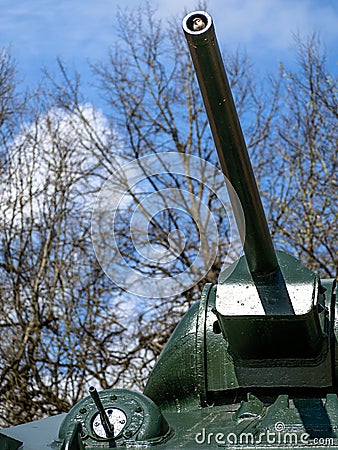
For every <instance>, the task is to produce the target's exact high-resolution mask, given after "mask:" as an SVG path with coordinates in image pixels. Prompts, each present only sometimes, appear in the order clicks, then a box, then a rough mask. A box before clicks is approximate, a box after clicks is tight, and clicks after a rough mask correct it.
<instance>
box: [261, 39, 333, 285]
mask: <svg viewBox="0 0 338 450" xmlns="http://www.w3.org/2000/svg"><path fill="white" fill-rule="evenodd" d="M296 48H297V52H298V63H299V64H298V67H297V69H296V70H287V69H286V68H285V67H284V66H282V67H281V70H282V80H283V82H282V90H281V92H280V102H281V105H282V108H281V110H280V113H279V118H278V121H277V122H276V128H275V132H274V133H272V134H271V139H270V147H269V148H270V151H271V153H272V152H273V154H274V161H273V164H270V165H269V167H268V170H269V176H267V178H266V179H267V180H270V184H268V183H266V184H265V186H266V189H267V192H268V193H269V200H268V201H269V203H270V209H271V212H270V215H271V221H272V226H273V232H274V234H275V240H276V241H277V242H278V243H279V244H280V245H281V246H282V247H284V249H287V250H288V251H291V252H293V253H295V254H296V255H297V256H298V257H299V258H300V260H301V261H303V262H304V264H305V265H306V266H307V267H309V268H311V269H312V270H314V271H319V272H320V273H321V274H322V275H323V276H325V277H337V274H338V272H337V270H338V259H337V232H338V231H337V226H336V223H337V214H338V212H337V207H336V205H337V162H338V147H337V133H338V122H337V87H338V86H337V78H336V77H334V75H332V74H330V73H329V72H328V70H327V68H326V57H325V52H324V50H323V47H322V45H321V43H320V39H319V37H318V36H317V35H315V34H314V35H312V36H310V37H309V38H308V39H307V40H301V39H300V38H299V37H297V38H296Z"/></svg>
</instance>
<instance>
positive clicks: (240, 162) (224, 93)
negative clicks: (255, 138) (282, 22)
mask: <svg viewBox="0 0 338 450" xmlns="http://www.w3.org/2000/svg"><path fill="white" fill-rule="evenodd" d="M183 30H184V33H185V36H186V39H187V41H188V44H189V49H190V53H191V57H192V60H193V63H194V66H195V70H196V74H197V79H198V82H199V85H200V89H201V92H202V96H203V101H204V105H205V108H206V112H207V116H208V119H209V123H210V127H211V131H212V134H213V138H214V142H215V146H216V149H217V152H218V156H219V160H220V163H221V167H222V170H223V173H224V175H225V176H226V177H227V178H228V180H229V181H230V183H231V185H232V186H233V188H234V190H235V192H236V193H237V196H238V198H239V200H240V202H241V206H242V209H243V212H244V217H245V237H244V243H243V248H244V253H245V255H246V259H247V263H248V266H249V270H250V272H251V273H252V274H253V275H256V276H257V275H258V276H259V275H269V274H272V273H273V272H275V271H276V270H277V269H278V262H277V257H276V254H275V250H274V247H273V243H272V239H271V235H270V232H269V229H268V225H267V221H266V217H265V214H264V210H263V205H262V202H261V198H260V196H259V192H258V188H257V184H256V180H255V177H254V174H253V170H252V167H251V163H250V159H249V155H248V151H247V147H246V144H245V141H244V137H243V132H242V129H241V126H240V123H239V119H238V115H237V111H236V107H235V104H234V100H233V97H232V94H231V89H230V85H229V82H228V79H227V75H226V72H225V68H224V65H223V61H222V57H221V54H220V50H219V46H218V43H217V39H216V35H215V31H214V26H213V23H212V19H211V17H210V16H209V14H207V13H206V12H204V11H195V12H192V13H190V14H188V15H187V16H186V17H185V18H184V19H183ZM229 196H230V199H231V201H232V206H233V209H234V214H235V217H236V221H237V224H238V227H239V229H240V228H241V226H243V224H240V223H239V221H240V216H239V214H236V210H237V208H236V201H235V199H232V198H231V193H230V192H229Z"/></svg>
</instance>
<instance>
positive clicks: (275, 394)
mask: <svg viewBox="0 0 338 450" xmlns="http://www.w3.org/2000/svg"><path fill="white" fill-rule="evenodd" d="M183 28H184V31H185V33H186V36H187V40H188V43H189V46H190V50H191V54H192V57H193V61H194V64H195V67H196V72H197V76H198V80H199V83H200V87H201V92H202V95H203V97H204V102H205V106H206V110H207V114H208V118H209V121H210V125H211V129H212V132H213V136H214V140H215V145H216V148H217V151H218V154H219V158H220V162H221V165H222V168H223V171H224V173H225V174H226V175H227V176H228V178H229V180H230V182H231V183H232V186H233V188H234V192H235V194H236V195H235V194H234V192H233V193H231V192H230V194H229V195H230V198H232V202H233V208H234V210H235V213H236V208H237V203H236V202H237V199H238V198H239V199H240V201H241V204H242V207H243V210H244V215H245V226H244V227H243V223H241V218H240V215H239V214H237V222H238V225H239V228H240V232H241V233H242V238H243V241H244V252H245V256H243V257H241V258H240V259H239V260H238V261H237V262H236V263H234V264H233V265H232V266H231V267H230V268H229V269H227V270H226V271H224V272H223V273H221V275H220V277H219V280H218V284H217V285H212V284H207V285H206V286H205V287H204V290H203V292H202V295H201V299H200V301H199V302H197V303H196V304H195V305H193V306H192V307H191V308H190V310H189V311H188V312H187V313H186V315H185V316H184V317H183V319H182V321H181V322H180V323H179V325H178V326H177V328H176V330H175V331H174V333H173V335H172V336H171V338H170V340H169V341H168V343H167V345H166V347H165V348H164V350H163V351H162V353H161V355H160V357H159V358H158V360H157V363H156V365H155V367H154V369H153V371H152V373H151V375H150V377H149V380H148V383H147V385H146V388H145V391H144V393H143V394H140V393H136V392H132V391H128V390H123V389H110V390H106V391H101V392H99V393H97V392H96V391H95V389H93V388H92V389H90V394H91V395H89V396H88V397H86V398H85V399H83V400H82V401H81V402H79V403H78V404H77V405H75V406H74V408H73V409H72V410H71V411H70V412H69V413H68V414H67V415H63V416H57V417H52V418H49V419H44V420H41V421H37V422H33V423H31V424H26V425H21V426H18V427H12V428H9V429H6V430H2V435H0V444H1V446H0V450H5V449H6V450H19V448H21V447H20V446H21V443H23V449H24V450H50V449H51V448H54V449H55V450H94V449H99V448H154V449H163V450H164V449H168V450H169V449H171V450H173V449H182V448H183V449H199V448H200V449H219V448H227V449H230V448H246V449H248V448H249V449H250V448H256V449H263V448H264V449H266V448H268V449H286V448H293V447H295V448H298V449H309V448H311V449H320V448H321V449H322V448H338V398H337V386H338V383H337V379H338V356H337V355H338V345H337V335H338V302H337V294H336V283H335V281H334V280H320V279H319V278H318V276H317V275H316V274H314V273H312V272H311V271H309V270H308V269H307V268H305V267H304V266H303V265H302V264H301V263H300V262H299V261H297V260H296V259H294V258H293V257H291V256H289V255H287V254H285V253H283V252H277V253H276V252H275V250H274V247H273V244H272V240H271V237H270V235H269V230H268V227H267V223H266V219H265V216H264V211H263V208H262V204H261V201H260V199H259V195H258V189H257V186H256V183H255V179H254V175H253V172H252V168H251V164H250V161H249V158H248V154H247V151H246V148H245V142H244V138H243V134H242V131H241V128H240V124H239V121H238V117H237V113H236V110H235V106H234V103H233V99H232V96H231V92H230V87H229V84H228V81H227V78H226V74H225V71H224V67H223V63H222V60H221V57H220V52H219V49H218V45H217V41H216V37H215V34H214V29H213V24H212V20H211V18H210V16H209V15H208V14H207V13H205V12H201V11H198V12H194V13H191V14H189V15H188V16H187V17H186V18H185V19H184V23H183ZM241 227H242V229H241ZM244 235H245V240H244ZM5 436H7V438H6V437H5Z"/></svg>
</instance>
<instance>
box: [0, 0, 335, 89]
mask: <svg viewBox="0 0 338 450" xmlns="http://www.w3.org/2000/svg"><path fill="white" fill-rule="evenodd" d="M140 4H141V1H140V0H129V1H123V0H16V1H13V0H1V5H2V10H1V15H0V30H1V31H0V47H3V46H5V47H6V46H8V45H10V46H11V49H12V54H13V56H14V57H15V59H16V61H17V64H18V68H19V72H20V76H21V78H24V80H25V82H26V83H28V84H32V83H34V82H35V81H36V80H37V79H38V78H39V77H40V75H41V68H42V67H43V66H46V67H48V68H49V69H51V70H53V68H55V67H56V64H55V61H56V58H57V57H61V58H62V60H63V61H64V62H65V63H66V64H67V66H69V67H70V68H72V67H75V68H77V69H78V70H79V71H80V73H82V74H83V76H84V78H85V79H86V78H87V77H88V74H89V70H88V64H87V61H88V60H91V61H95V60H98V59H100V58H103V57H104V56H105V55H106V54H107V50H108V48H109V46H110V45H111V44H112V43H113V42H114V27H115V26H116V11H117V8H118V7H121V8H122V9H124V8H125V7H127V6H128V7H129V8H133V7H135V8H137V7H138V6H139V5H140ZM150 4H152V5H154V6H157V7H158V14H159V16H160V17H162V18H163V19H166V17H169V16H172V15H175V16H177V17H180V18H182V17H183V15H184V14H183V11H184V9H186V10H187V12H190V11H192V10H194V9H196V5H197V1H196V0H150ZM207 4H208V8H207V10H208V12H209V13H210V14H211V15H212V16H213V18H214V21H215V25H216V31H217V35H218V37H219V41H220V45H221V47H222V48H223V49H228V50H230V51H232V50H235V49H236V48H237V47H238V46H240V47H241V48H243V49H246V50H247V51H248V54H249V55H250V57H251V58H252V59H255V61H256V65H257V67H258V68H259V67H262V68H263V69H264V70H265V69H267V68H269V67H271V69H272V70H273V69H274V68H276V67H277V64H278V61H279V60H283V61H284V62H287V63H290V64H292V61H293V60H294V58H295V55H294V53H292V51H291V47H292V33H297V32H299V33H300V34H301V35H302V36H306V35H308V34H310V33H311V32H313V31H317V32H319V33H320V35H321V37H322V41H323V42H324V44H325V45H326V48H327V53H328V60H329V64H330V68H331V70H333V71H334V72H335V73H337V67H338V66H337V60H338V58H337V51H336V43H337V42H338V1H337V0H226V1H225V0H209V1H208V2H207Z"/></svg>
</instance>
